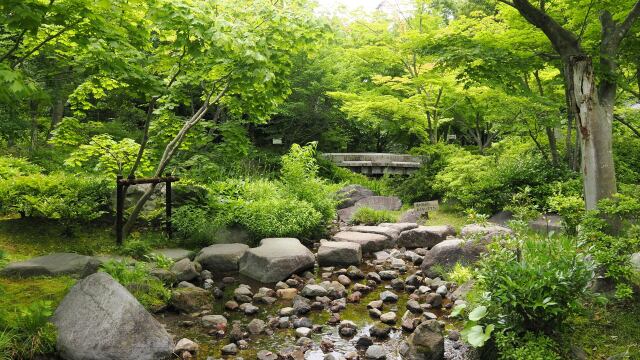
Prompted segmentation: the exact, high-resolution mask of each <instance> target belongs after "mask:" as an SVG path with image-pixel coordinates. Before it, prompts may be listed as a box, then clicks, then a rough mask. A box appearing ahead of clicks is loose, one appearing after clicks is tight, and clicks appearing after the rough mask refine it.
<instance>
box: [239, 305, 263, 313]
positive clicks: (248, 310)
mask: <svg viewBox="0 0 640 360" xmlns="http://www.w3.org/2000/svg"><path fill="white" fill-rule="evenodd" d="M238 309H240V311H242V312H243V313H245V315H255V314H257V313H258V312H259V311H260V308H258V307H257V306H255V305H253V304H251V303H244V304H240V306H239V307H238Z"/></svg>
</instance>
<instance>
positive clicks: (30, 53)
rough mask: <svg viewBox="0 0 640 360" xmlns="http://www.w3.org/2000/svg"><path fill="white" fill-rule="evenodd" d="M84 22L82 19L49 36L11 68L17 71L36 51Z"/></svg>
mask: <svg viewBox="0 0 640 360" xmlns="http://www.w3.org/2000/svg"><path fill="white" fill-rule="evenodd" d="M81 21H82V18H80V19H78V20H76V21H74V22H72V23H70V24H68V25H67V26H65V27H63V28H62V29H60V30H59V31H58V32H56V33H53V34H51V35H49V36H47V37H46V38H45V39H44V40H42V42H41V43H40V44H38V45H37V46H36V47H34V48H33V49H31V50H30V51H29V52H27V53H26V54H25V55H24V56H22V57H21V58H20V59H18V61H16V62H15V63H14V64H13V65H12V66H11V68H12V69H15V68H16V67H17V66H19V65H20V64H22V63H23V62H24V61H25V60H26V59H27V58H28V57H29V56H31V55H33V53H35V52H36V51H38V50H40V48H41V47H43V46H44V45H46V44H47V43H48V42H49V41H51V40H53V39H55V38H57V37H58V36H60V35H62V34H64V33H65V32H66V31H67V30H69V29H71V28H72V27H74V26H76V25H77V24H78V23H80V22H81Z"/></svg>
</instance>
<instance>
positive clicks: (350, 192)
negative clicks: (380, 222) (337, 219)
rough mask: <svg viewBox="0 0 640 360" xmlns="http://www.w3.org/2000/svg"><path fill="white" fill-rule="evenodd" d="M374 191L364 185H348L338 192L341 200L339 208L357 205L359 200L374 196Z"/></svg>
mask: <svg viewBox="0 0 640 360" xmlns="http://www.w3.org/2000/svg"><path fill="white" fill-rule="evenodd" d="M374 195H375V194H374V193H373V191H371V190H369V189H367V188H366V187H364V186H362V185H348V186H345V187H343V188H342V189H340V190H338V191H337V192H336V197H337V198H338V200H339V201H340V202H339V203H338V206H337V208H338V209H344V208H348V207H351V206H353V205H355V203H356V202H358V200H361V199H364V198H366V197H369V196H374Z"/></svg>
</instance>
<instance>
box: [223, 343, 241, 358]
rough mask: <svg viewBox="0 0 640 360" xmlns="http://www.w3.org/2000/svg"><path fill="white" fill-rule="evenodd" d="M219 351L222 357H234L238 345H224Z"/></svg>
mask: <svg viewBox="0 0 640 360" xmlns="http://www.w3.org/2000/svg"><path fill="white" fill-rule="evenodd" d="M221 351H222V355H235V354H237V353H238V345H236V344H234V343H231V344H228V345H225V346H223V347H222V349H221Z"/></svg>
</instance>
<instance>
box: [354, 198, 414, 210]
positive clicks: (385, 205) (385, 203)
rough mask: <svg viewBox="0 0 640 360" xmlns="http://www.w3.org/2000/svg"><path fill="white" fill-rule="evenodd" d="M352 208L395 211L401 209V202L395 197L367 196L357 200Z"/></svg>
mask: <svg viewBox="0 0 640 360" xmlns="http://www.w3.org/2000/svg"><path fill="white" fill-rule="evenodd" d="M354 206H356V207H368V208H371V209H375V210H391V211H397V210H400V208H401V207H402V200H400V198H399V197H397V196H368V197H366V198H363V199H360V200H358V201H357V202H356V203H355V205H354Z"/></svg>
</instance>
